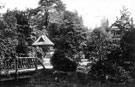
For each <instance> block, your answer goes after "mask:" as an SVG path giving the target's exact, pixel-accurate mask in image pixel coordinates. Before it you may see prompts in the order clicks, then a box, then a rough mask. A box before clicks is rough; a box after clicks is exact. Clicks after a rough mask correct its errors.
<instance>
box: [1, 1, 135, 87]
mask: <svg viewBox="0 0 135 87" xmlns="http://www.w3.org/2000/svg"><path fill="white" fill-rule="evenodd" d="M26 3H27V2H26ZM4 8H5V6H4V5H2V4H1V5H0V9H1V10H2V9H4ZM131 14H132V12H130V10H129V9H128V8H127V7H126V6H123V7H121V10H119V15H118V16H117V17H116V18H115V19H114V20H115V21H114V22H113V23H111V24H110V22H109V20H108V18H106V17H103V18H102V19H101V20H100V22H101V23H100V26H95V27H94V28H89V27H87V26H85V25H84V21H83V17H82V16H80V15H79V13H78V12H77V11H69V10H67V7H66V5H65V3H64V2H63V0H39V1H38V6H37V7H36V8H27V9H26V10H19V9H17V8H15V9H13V10H11V9H7V10H6V12H4V13H1V12H0V87H135V24H134V18H133V17H132V16H131Z"/></svg>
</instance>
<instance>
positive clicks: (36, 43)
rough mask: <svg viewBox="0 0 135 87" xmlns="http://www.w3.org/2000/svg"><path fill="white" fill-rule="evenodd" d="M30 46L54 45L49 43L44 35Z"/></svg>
mask: <svg viewBox="0 0 135 87" xmlns="http://www.w3.org/2000/svg"><path fill="white" fill-rule="evenodd" d="M32 45H35V46H41V45H54V43H53V42H52V41H50V40H49V38H48V37H47V36H46V35H42V36H39V37H38V39H37V40H36V41H35V42H34V43H33V44H32Z"/></svg>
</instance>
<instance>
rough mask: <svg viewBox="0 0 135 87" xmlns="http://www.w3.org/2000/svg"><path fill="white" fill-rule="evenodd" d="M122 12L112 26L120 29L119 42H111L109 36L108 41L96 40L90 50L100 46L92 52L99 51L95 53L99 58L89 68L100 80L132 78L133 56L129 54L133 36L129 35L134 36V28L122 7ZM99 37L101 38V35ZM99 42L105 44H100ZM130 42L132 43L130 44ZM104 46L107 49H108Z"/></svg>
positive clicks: (126, 79)
mask: <svg viewBox="0 0 135 87" xmlns="http://www.w3.org/2000/svg"><path fill="white" fill-rule="evenodd" d="M122 12H123V13H122V16H121V18H120V19H118V20H117V21H116V22H115V23H114V26H117V27H118V28H119V29H120V35H121V37H120V41H119V42H120V43H114V42H111V41H113V38H112V39H111V38H110V40H109V41H107V40H106V39H105V38H104V39H103V40H101V41H99V42H98V45H96V46H94V47H95V48H94V49H92V51H94V50H95V49H96V48H97V47H100V48H101V49H99V48H98V51H94V53H96V52H99V53H100V54H99V53H98V54H99V55H98V54H97V55H98V56H99V57H100V58H99V60H98V61H97V62H96V63H95V64H94V65H93V66H92V70H91V73H92V74H93V75H94V76H95V77H96V78H98V79H100V80H101V81H103V80H110V81H113V82H128V81H130V80H131V78H132V77H131V72H132V66H133V63H132V59H133V56H131V55H133V52H134V51H133V50H132V49H131V48H133V46H134V38H131V37H134V36H133V30H134V29H133V25H132V22H130V18H129V16H127V13H126V12H127V10H125V9H124V11H122ZM131 32H132V33H131ZM100 33H101V32H100ZM96 35H98V34H96ZM129 38H130V39H129ZM100 39H102V37H101V36H100ZM99 43H100V44H99ZM101 43H107V44H106V45H102V44H101ZM130 43H132V45H131V44H130ZM94 44H95V43H94ZM104 48H107V49H109V51H108V50H107V49H104ZM92 51H91V52H92ZM108 52H109V53H108ZM92 56H94V55H92Z"/></svg>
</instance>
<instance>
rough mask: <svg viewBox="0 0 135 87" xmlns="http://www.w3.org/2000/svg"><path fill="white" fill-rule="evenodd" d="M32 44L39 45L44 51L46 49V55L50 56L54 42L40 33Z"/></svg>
mask: <svg viewBox="0 0 135 87" xmlns="http://www.w3.org/2000/svg"><path fill="white" fill-rule="evenodd" d="M32 45H33V46H37V47H38V46H39V47H41V48H42V49H43V50H44V51H46V50H47V51H46V57H48V55H49V56H51V55H52V54H53V53H54V50H53V46H54V43H53V42H52V41H51V40H50V39H49V38H48V37H47V36H46V35H41V36H39V37H38V39H37V40H36V41H35V42H34V43H33V44H32Z"/></svg>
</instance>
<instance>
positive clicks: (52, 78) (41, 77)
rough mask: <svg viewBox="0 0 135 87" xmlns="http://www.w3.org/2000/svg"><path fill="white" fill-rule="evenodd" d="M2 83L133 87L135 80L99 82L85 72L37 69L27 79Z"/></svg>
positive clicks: (38, 86)
mask: <svg viewBox="0 0 135 87" xmlns="http://www.w3.org/2000/svg"><path fill="white" fill-rule="evenodd" d="M3 84H5V85H2V86H1V87H135V82H133V83H130V84H118V83H117V84H116V83H109V82H104V83H101V82H99V81H97V80H93V79H92V78H91V77H89V76H87V75H86V74H82V73H76V72H70V73H64V72H60V73H54V70H39V71H36V72H35V73H34V74H33V76H32V77H31V78H29V79H24V80H18V81H17V82H16V81H15V82H5V83H3Z"/></svg>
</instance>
